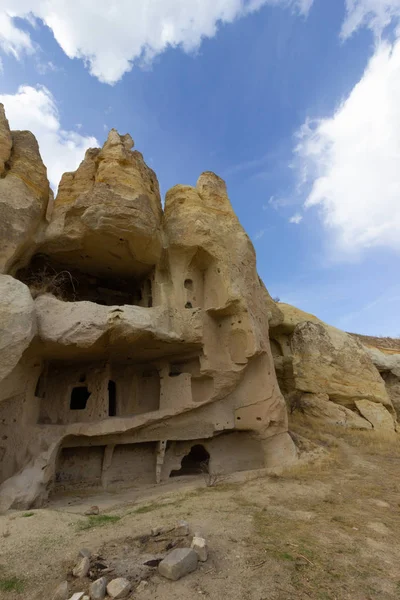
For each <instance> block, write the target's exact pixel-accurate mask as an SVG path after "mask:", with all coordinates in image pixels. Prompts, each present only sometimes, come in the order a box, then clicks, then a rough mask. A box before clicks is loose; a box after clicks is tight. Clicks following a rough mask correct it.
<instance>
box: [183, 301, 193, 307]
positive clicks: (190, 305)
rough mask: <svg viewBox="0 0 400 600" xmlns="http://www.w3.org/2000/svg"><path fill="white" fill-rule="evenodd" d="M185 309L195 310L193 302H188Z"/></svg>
mask: <svg viewBox="0 0 400 600" xmlns="http://www.w3.org/2000/svg"><path fill="white" fill-rule="evenodd" d="M185 308H193V306H192V303H191V302H186V304H185Z"/></svg>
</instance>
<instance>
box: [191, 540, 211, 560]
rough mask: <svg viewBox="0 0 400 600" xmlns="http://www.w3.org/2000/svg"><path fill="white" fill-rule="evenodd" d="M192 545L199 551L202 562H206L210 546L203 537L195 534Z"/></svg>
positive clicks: (198, 554)
mask: <svg viewBox="0 0 400 600" xmlns="http://www.w3.org/2000/svg"><path fill="white" fill-rule="evenodd" d="M191 547H192V548H193V550H194V551H195V552H197V556H198V557H199V560H201V562H206V560H207V558H208V548H207V542H206V540H205V539H204V538H203V537H200V536H195V537H194V538H193V540H192V545H191Z"/></svg>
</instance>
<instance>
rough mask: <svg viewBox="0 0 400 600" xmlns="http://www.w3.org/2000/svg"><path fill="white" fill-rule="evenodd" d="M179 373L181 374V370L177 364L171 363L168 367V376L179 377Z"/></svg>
mask: <svg viewBox="0 0 400 600" xmlns="http://www.w3.org/2000/svg"><path fill="white" fill-rule="evenodd" d="M179 375H182V370H181V368H180V367H179V366H178V365H171V367H170V369H169V376H170V377H179Z"/></svg>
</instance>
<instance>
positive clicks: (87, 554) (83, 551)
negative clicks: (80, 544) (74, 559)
mask: <svg viewBox="0 0 400 600" xmlns="http://www.w3.org/2000/svg"><path fill="white" fill-rule="evenodd" d="M79 556H82V557H83V558H90V557H91V556H92V553H91V552H90V550H89V549H88V548H81V549H80V550H79Z"/></svg>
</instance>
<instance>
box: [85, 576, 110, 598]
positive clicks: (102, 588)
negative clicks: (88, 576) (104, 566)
mask: <svg viewBox="0 0 400 600" xmlns="http://www.w3.org/2000/svg"><path fill="white" fill-rule="evenodd" d="M106 588H107V579H106V578H105V577H100V579H96V581H93V583H91V584H90V587H89V595H90V597H91V599H92V600H103V598H105V596H106Z"/></svg>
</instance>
